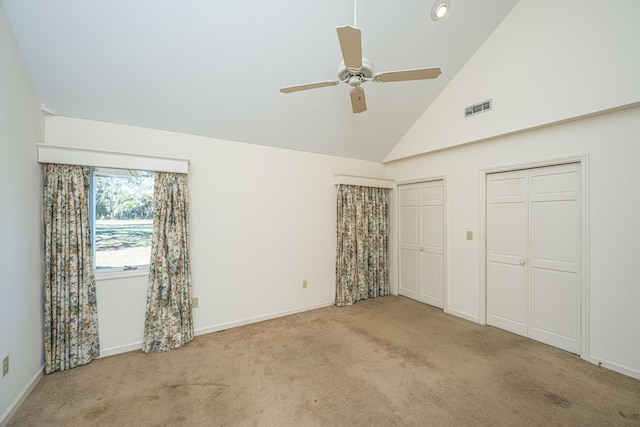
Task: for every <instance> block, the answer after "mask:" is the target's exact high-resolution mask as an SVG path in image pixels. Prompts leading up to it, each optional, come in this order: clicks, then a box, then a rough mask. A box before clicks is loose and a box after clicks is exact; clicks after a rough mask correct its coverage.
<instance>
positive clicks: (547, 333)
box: [487, 164, 581, 353]
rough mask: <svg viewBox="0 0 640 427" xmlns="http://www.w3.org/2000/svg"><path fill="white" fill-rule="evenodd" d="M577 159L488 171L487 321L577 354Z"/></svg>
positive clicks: (578, 345) (578, 198)
mask: <svg viewBox="0 0 640 427" xmlns="http://www.w3.org/2000/svg"><path fill="white" fill-rule="evenodd" d="M580 189H581V184H580V166H579V164H568V165H558V166H549V167H543V168H535V169H528V170H522V171H513V172H504V173H496V174H490V175H487V254H488V256H487V323H488V324H490V325H494V326H497V327H499V328H502V329H505V330H508V331H511V332H515V333H517V334H520V335H523V336H527V337H529V338H532V339H535V340H537V341H541V342H544V343H546V344H549V345H552V346H555V347H558V348H561V349H564V350H567V351H571V352H573V353H579V351H580V340H579V337H580V300H581V295H580V289H581V286H580V284H581V279H580V263H579V260H580V254H579V248H580V239H581V235H580V229H581V228H580V221H581V218H580V203H581V194H580V192H581V190H580Z"/></svg>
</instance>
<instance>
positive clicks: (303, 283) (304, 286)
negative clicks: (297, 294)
mask: <svg viewBox="0 0 640 427" xmlns="http://www.w3.org/2000/svg"><path fill="white" fill-rule="evenodd" d="M302 287H303V288H305V289H306V288H307V281H306V280H303V281H302Z"/></svg>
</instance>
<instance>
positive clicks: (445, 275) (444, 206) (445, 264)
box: [393, 175, 475, 321]
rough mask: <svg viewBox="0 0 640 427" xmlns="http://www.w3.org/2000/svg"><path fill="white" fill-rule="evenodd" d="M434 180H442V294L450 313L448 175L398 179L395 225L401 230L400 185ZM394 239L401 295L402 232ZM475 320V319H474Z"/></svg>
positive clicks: (398, 285)
mask: <svg viewBox="0 0 640 427" xmlns="http://www.w3.org/2000/svg"><path fill="white" fill-rule="evenodd" d="M433 181H442V216H443V220H444V224H443V236H442V239H443V240H442V252H443V255H444V256H443V266H442V268H443V278H442V280H443V281H444V283H443V286H444V290H443V295H442V309H443V311H444V312H445V313H449V311H448V310H449V254H448V248H449V245H448V241H449V240H448V236H449V221H448V218H447V176H446V175H435V176H431V177H427V178H416V179H410V180H404V181H396V182H395V186H394V187H395V188H394V190H396V191H394V193H395V197H394V199H395V200H394V201H395V207H394V209H393V212H394V213H395V218H394V221H393V223H394V225H395V229H396V230H397V231H399V230H400V191H399V190H400V188H399V187H400V186H402V185H409V184H421V183H424V182H433ZM393 241H394V245H395V248H394V253H395V256H396V259H395V261H394V264H395V266H396V267H397V268H396V269H395V270H396V271H395V272H394V274H393V276H394V278H395V282H396V286H394V292H393V294H394V295H399V293H400V233H399V232H398V233H396V236H395V239H393ZM474 321H475V320H474Z"/></svg>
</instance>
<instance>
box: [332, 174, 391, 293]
mask: <svg viewBox="0 0 640 427" xmlns="http://www.w3.org/2000/svg"><path fill="white" fill-rule="evenodd" d="M337 237H338V245H337V253H336V305H337V306H344V305H351V304H353V303H354V302H356V301H359V300H362V299H367V298H375V297H378V296H384V295H388V294H389V270H388V242H389V190H388V189H385V188H373V187H361V186H354V185H339V186H338V227H337Z"/></svg>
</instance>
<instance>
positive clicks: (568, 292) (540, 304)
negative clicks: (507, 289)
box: [529, 268, 580, 353]
mask: <svg viewBox="0 0 640 427" xmlns="http://www.w3.org/2000/svg"><path fill="white" fill-rule="evenodd" d="M531 294H532V301H531V327H530V332H529V336H530V337H531V338H533V339H536V340H538V341H542V342H545V343H547V344H550V345H553V346H555V347H558V348H561V349H563V350H567V351H571V352H573V353H577V352H578V351H579V350H580V348H579V346H578V336H579V335H578V334H579V329H578V324H579V317H578V315H579V307H578V298H577V297H578V275H577V274H576V273H570V272H562V271H554V270H544V269H537V268H533V269H532V271H531Z"/></svg>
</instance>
